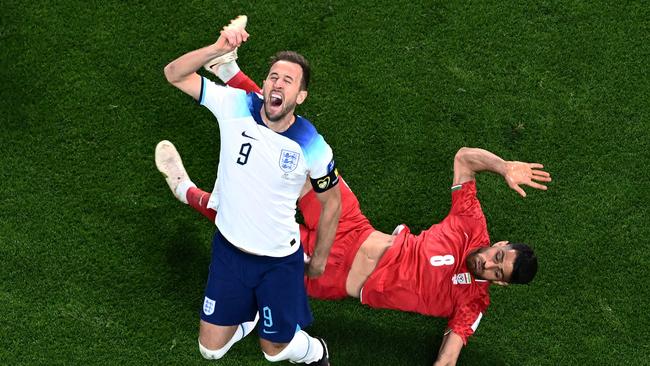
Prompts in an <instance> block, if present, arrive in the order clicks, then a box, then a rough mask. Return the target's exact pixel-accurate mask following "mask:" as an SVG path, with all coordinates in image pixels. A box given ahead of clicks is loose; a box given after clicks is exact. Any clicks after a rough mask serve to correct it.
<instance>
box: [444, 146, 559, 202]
mask: <svg viewBox="0 0 650 366" xmlns="http://www.w3.org/2000/svg"><path fill="white" fill-rule="evenodd" d="M542 168H544V166H543V165H542V164H538V163H523V162H520V161H505V160H503V159H501V158H500V157H498V156H496V155H495V154H493V153H491V152H489V151H487V150H483V149H476V148H468V147H463V148H461V149H460V150H458V152H457V153H456V157H455V158H454V185H457V184H462V183H465V182H468V181H471V180H474V179H475V176H476V173H478V172H482V171H490V172H494V173H498V174H500V175H501V176H503V178H505V180H506V183H508V186H509V187H510V188H512V189H514V190H515V191H517V193H519V194H520V195H521V196H522V197H526V192H524V190H523V189H522V188H521V187H520V185H521V184H525V185H527V186H529V187H533V188H536V189H541V190H544V191H545V190H546V186H545V185H543V184H540V183H538V182H550V181H551V175H550V174H549V173H548V172H545V171H543V170H540V169H542Z"/></svg>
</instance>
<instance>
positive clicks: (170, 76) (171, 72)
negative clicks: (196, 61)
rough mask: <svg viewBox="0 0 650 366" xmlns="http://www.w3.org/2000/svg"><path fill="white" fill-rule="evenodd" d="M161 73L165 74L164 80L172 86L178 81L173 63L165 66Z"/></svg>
mask: <svg viewBox="0 0 650 366" xmlns="http://www.w3.org/2000/svg"><path fill="white" fill-rule="evenodd" d="M163 72H164V73H165V79H167V81H168V82H169V83H170V84H172V85H173V84H176V83H178V82H179V81H180V80H179V78H178V75H177V73H176V65H174V62H173V61H172V62H170V63H168V64H167V66H165V69H164V70H163Z"/></svg>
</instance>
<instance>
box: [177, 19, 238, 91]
mask: <svg viewBox="0 0 650 366" xmlns="http://www.w3.org/2000/svg"><path fill="white" fill-rule="evenodd" d="M247 39H248V33H247V32H246V31H245V30H243V29H239V28H235V27H225V28H224V29H223V30H222V31H221V34H220V35H219V39H217V41H216V42H215V43H213V44H211V45H209V46H206V47H203V48H200V49H198V50H194V51H191V52H188V53H186V54H184V55H183V56H181V57H179V58H177V59H176V60H174V61H172V62H170V63H169V64H168V65H167V66H165V77H166V78H167V81H169V82H170V83H171V84H172V85H174V86H175V87H177V88H178V89H180V90H182V91H183V92H185V93H186V94H188V95H190V96H192V97H193V98H194V99H196V100H198V99H199V98H200V97H201V76H199V74H197V73H196V71H197V70H198V69H200V68H201V66H203V65H204V64H205V63H206V62H208V61H210V60H212V59H213V58H215V57H218V56H221V55H223V54H225V53H228V52H230V51H232V50H234V49H235V48H237V47H239V46H240V45H241V44H242V43H243V42H246V40H247Z"/></svg>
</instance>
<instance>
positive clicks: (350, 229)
mask: <svg viewBox="0 0 650 366" xmlns="http://www.w3.org/2000/svg"><path fill="white" fill-rule="evenodd" d="M156 164H157V166H158V169H159V170H160V171H161V172H162V173H163V174H164V175H165V176H166V180H167V183H168V184H169V186H170V188H171V190H172V192H174V195H175V196H176V197H177V198H179V197H183V198H185V199H186V200H187V202H188V203H189V205H191V206H192V207H194V208H195V209H197V210H198V211H199V212H201V213H202V214H203V215H204V216H206V217H208V218H209V219H210V220H212V222H214V217H215V215H216V211H214V210H212V209H208V208H207V202H208V199H209V198H210V193H208V192H204V191H202V190H200V189H198V188H196V187H193V186H192V185H191V184H183V182H188V181H189V177H188V175H187V173H186V171H185V169H184V168H183V165H182V162H181V159H180V156H179V155H178V152H177V151H176V149H175V148H174V147H173V145H171V143H169V142H164V143H161V144H159V146H158V147H157V148H156ZM542 168H543V166H542V165H541V164H535V163H533V164H530V163H523V162H517V161H504V160H502V159H501V158H499V157H498V156H496V155H494V154H492V153H491V152H489V151H486V150H482V149H472V148H461V149H460V150H459V151H458V153H456V156H455V159H454V180H453V186H452V193H451V194H452V205H451V210H450V212H449V214H448V215H447V217H446V218H445V219H444V220H442V221H441V222H440V223H438V224H435V225H433V226H431V227H430V228H429V229H427V230H425V231H423V232H421V233H420V234H418V235H414V234H412V233H411V232H410V230H409V229H408V228H407V227H405V226H404V225H400V226H398V228H397V229H396V230H395V232H393V234H386V233H382V232H380V231H377V230H375V229H374V228H373V227H372V225H370V222H369V221H368V219H367V218H366V217H365V216H364V215H363V213H362V212H361V210H360V209H359V202H358V200H357V198H356V197H355V195H354V193H353V192H352V191H351V190H350V188H349V187H348V186H347V184H343V185H342V186H341V202H342V209H341V216H340V219H339V226H338V229H337V232H336V237H335V240H334V244H333V245H332V249H331V251H330V256H329V257H328V260H327V265H326V267H325V272H324V273H323V275H322V276H320V277H318V278H309V277H305V286H306V287H307V293H308V294H309V295H310V296H311V297H315V298H319V299H340V298H344V297H346V296H351V297H355V298H360V299H361V302H362V303H363V304H366V305H369V306H371V307H375V308H388V309H395V310H402V311H411V312H417V313H420V314H424V315H430V316H437V317H446V318H448V319H449V323H448V330H447V332H446V333H445V336H444V338H443V341H442V345H441V347H440V351H439V354H438V359H437V360H436V363H435V365H454V364H455V363H456V360H457V359H458V356H459V355H460V351H461V349H462V347H463V345H464V344H465V343H466V342H467V338H468V337H469V336H470V335H471V334H473V333H474V331H475V330H476V327H477V326H478V323H479V321H480V320H481V318H482V316H483V313H484V312H485V309H486V308H487V307H488V305H489V302H490V300H489V292H488V287H489V286H490V284H498V285H504V284H508V283H528V282H530V281H531V280H532V279H533V277H534V276H535V273H536V272H537V258H536V257H535V255H534V254H533V252H532V250H531V249H530V248H529V247H528V246H527V245H525V244H511V243H509V242H507V241H500V242H497V243H495V244H493V245H492V246H490V238H489V236H488V232H487V226H486V221H485V217H484V215H483V212H482V210H481V205H480V203H479V201H478V198H477V197H476V182H475V180H474V177H475V174H476V173H477V172H480V171H492V172H495V173H498V174H501V175H502V176H503V177H504V178H505V180H506V182H507V183H508V185H509V186H510V187H511V188H512V189H514V190H516V191H517V192H518V193H519V194H520V195H522V196H523V197H525V196H526V193H525V192H524V191H523V189H522V188H521V187H520V185H522V184H525V185H528V186H531V187H534V188H537V189H542V190H546V186H544V185H542V184H540V183H537V182H550V181H551V177H550V175H549V174H548V173H547V172H545V171H542V170H540V169H542ZM536 181H537V182H536ZM343 182H344V183H345V181H343ZM182 187H186V188H182ZM187 187H190V188H187ZM298 206H299V208H300V210H301V212H302V215H303V217H304V221H305V222H304V224H301V228H300V229H301V242H302V245H303V247H304V250H305V253H307V255H309V254H311V253H313V250H314V244H315V241H316V232H317V231H316V224H317V222H318V216H319V214H320V203H319V201H318V200H317V198H316V197H315V194H314V192H313V190H311V188H310V186H309V184H305V186H304V188H303V191H302V193H301V196H300V200H299V203H298ZM307 260H308V258H307Z"/></svg>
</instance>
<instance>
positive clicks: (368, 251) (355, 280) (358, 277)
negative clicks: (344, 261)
mask: <svg viewBox="0 0 650 366" xmlns="http://www.w3.org/2000/svg"><path fill="white" fill-rule="evenodd" d="M394 239H395V237H394V236H393V235H388V234H384V233H382V232H380V231H375V232H373V233H372V234H370V236H368V239H366V241H364V242H363V244H361V247H359V250H358V251H357V254H356V255H355V256H354V261H353V262H352V267H351V268H350V273H348V278H347V280H346V282H345V290H346V291H347V293H348V295H349V296H352V297H356V298H359V293H360V292H361V288H363V284H364V283H366V280H368V277H370V275H371V274H372V272H373V271H374V270H375V268H377V263H379V260H380V259H381V257H382V256H383V255H384V253H385V252H386V250H387V249H388V248H390V246H391V245H393V240H394Z"/></svg>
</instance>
